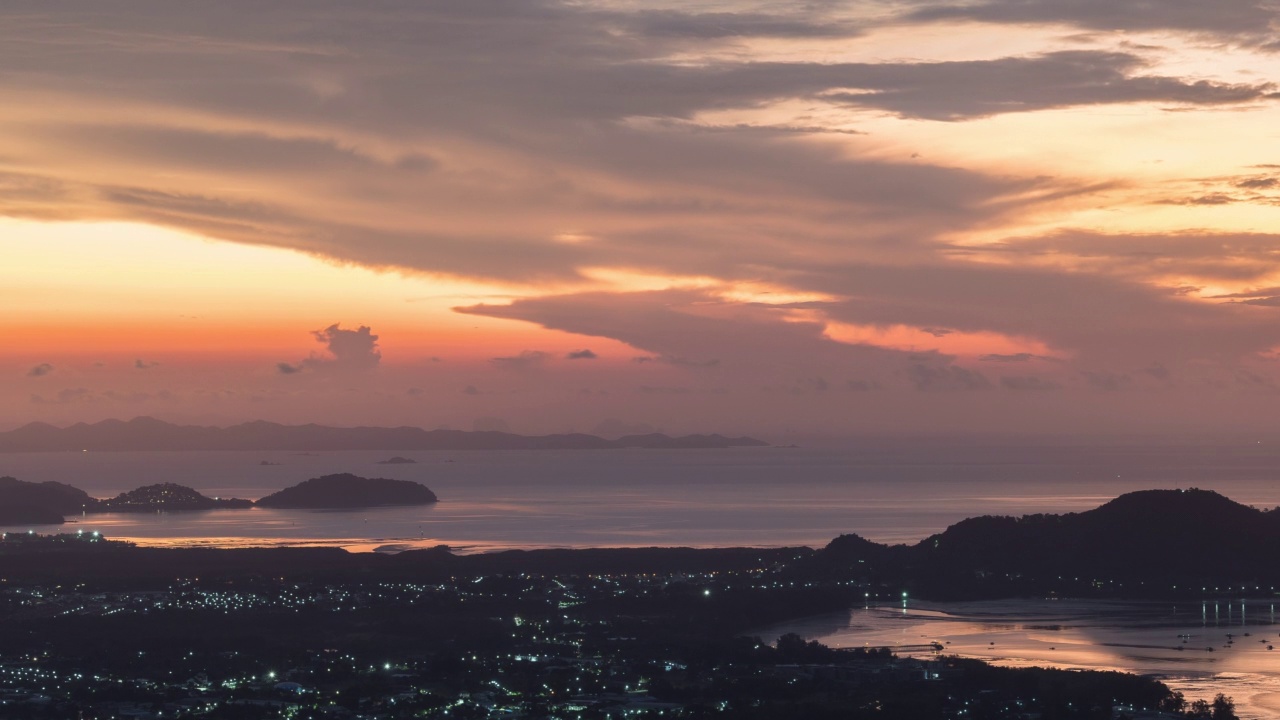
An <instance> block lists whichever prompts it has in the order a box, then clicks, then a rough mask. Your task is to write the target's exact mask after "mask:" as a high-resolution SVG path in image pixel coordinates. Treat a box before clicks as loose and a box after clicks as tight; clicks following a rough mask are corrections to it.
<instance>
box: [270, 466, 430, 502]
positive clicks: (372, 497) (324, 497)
mask: <svg viewBox="0 0 1280 720" xmlns="http://www.w3.org/2000/svg"><path fill="white" fill-rule="evenodd" d="M437 500H438V498H436V494H435V493H433V492H431V490H430V489H428V488H427V486H425V485H423V484H421V483H416V482H413V481H411V480H388V479H386V478H362V477H359V476H356V475H352V474H351V473H338V474H335V475H325V476H323V477H318V478H312V479H310V480H307V481H306V482H303V483H300V484H298V485H294V486H293V487H289V488H285V489H284V490H281V491H280V492H277V493H272V494H271V495H268V496H266V497H264V498H262V499H260V500H258V502H257V503H256V504H257V505H258V507H269V508H290V509H326V510H341V509H355V508H366V507H391V506H404V505H430V504H432V503H434V502H437Z"/></svg>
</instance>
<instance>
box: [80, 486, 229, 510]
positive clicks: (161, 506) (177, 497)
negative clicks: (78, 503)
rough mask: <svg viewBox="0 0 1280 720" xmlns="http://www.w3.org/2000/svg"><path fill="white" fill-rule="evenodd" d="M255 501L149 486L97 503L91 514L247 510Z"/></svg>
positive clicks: (181, 488)
mask: <svg viewBox="0 0 1280 720" xmlns="http://www.w3.org/2000/svg"><path fill="white" fill-rule="evenodd" d="M250 507H253V501H252V500H240V499H235V498H227V499H223V498H211V497H206V496H204V495H202V494H200V493H199V492H197V491H195V490H192V489H191V488H189V487H186V486H184V485H178V484H176V483H160V484H158V485H146V486H144V487H140V488H138V489H137V490H131V491H129V492H126V493H121V494H119V495H117V496H115V497H114V498H111V499H109V500H99V501H96V505H95V506H94V507H92V508H89V511H90V512H125V513H128V512H190V511H193V510H244V509H246V508H250Z"/></svg>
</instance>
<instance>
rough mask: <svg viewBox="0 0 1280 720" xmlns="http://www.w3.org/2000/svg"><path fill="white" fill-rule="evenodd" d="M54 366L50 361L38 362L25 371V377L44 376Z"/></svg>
mask: <svg viewBox="0 0 1280 720" xmlns="http://www.w3.org/2000/svg"><path fill="white" fill-rule="evenodd" d="M53 370H54V367H53V365H52V364H50V363H40V364H39V365H36V366H35V367H33V368H31V369H30V370H28V371H27V377H44V376H45V375H48V374H49V373H51V372H53Z"/></svg>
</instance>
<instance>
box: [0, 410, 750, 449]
mask: <svg viewBox="0 0 1280 720" xmlns="http://www.w3.org/2000/svg"><path fill="white" fill-rule="evenodd" d="M764 445H767V443H765V442H762V441H760V440H756V439H754V438H748V437H739V438H730V437H725V436H723V435H688V436H684V437H670V436H667V435H662V434H658V433H654V434H649V435H631V436H628V437H624V438H620V439H618V440H606V439H604V438H600V437H596V436H595V435H584V434H581V433H569V434H560V435H538V436H530V435H515V434H512V433H506V432H494V431H484V432H466V431H463V430H423V429H422V428H416V427H394V428H384V427H351V428H340V427H328V426H325V425H314V424H312V425H281V424H278V423H272V422H266V421H262V420H258V421H254V422H248V423H242V424H239V425H232V426H231V427H226V428H219V427H203V426H195V425H174V424H171V423H167V422H164V421H161V420H157V419H155V418H151V417H138V418H134V419H133V420H129V421H124V420H103V421H102V422H98V423H93V424H87V423H77V424H75V425H71V426H68V427H65V428H58V427H54V426H53V425H49V424H47V423H30V424H28V425H24V426H22V427H20V428H18V429H16V430H10V431H9V432H3V433H0V452H57V451H78V450H96V451H107V450H133V451H147V450H155V451H161V450H163V451H171V450H263V451H266V450H294V451H318V450H608V449H618V448H654V449H693V448H730V447H760V446H764Z"/></svg>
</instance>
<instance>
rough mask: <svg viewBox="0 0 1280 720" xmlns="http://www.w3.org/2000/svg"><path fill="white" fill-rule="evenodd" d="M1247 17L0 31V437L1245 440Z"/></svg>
mask: <svg viewBox="0 0 1280 720" xmlns="http://www.w3.org/2000/svg"><path fill="white" fill-rule="evenodd" d="M1210 10H1212V11H1210ZM304 16H305V17H304ZM1277 19H1278V18H1277V16H1276V11H1275V10H1274V9H1272V8H1270V7H1268V6H1266V5H1265V4H1263V3H1261V2H1259V1H1256V0H1225V1H1224V2H1222V3H1215V4H1214V5H1213V6H1212V8H1211V9H1210V8H1209V6H1205V5H1202V4H1197V3H1184V2H1175V3H1170V4H1169V5H1168V6H1166V7H1164V9H1162V10H1152V9H1151V8H1150V7H1149V6H1148V5H1147V4H1144V3H1140V2H1138V0H1116V1H1115V2H1114V3H1107V4H1100V3H1093V4H1090V3H1075V4H1068V3H1059V2H1055V1H1054V0H1020V1H1018V2H1015V1H1014V0H980V1H979V2H975V3H964V4H955V3H951V2H948V1H946V0H922V1H921V2H919V3H913V4H911V5H909V6H904V5H902V4H900V3H889V2H877V1H872V0H851V1H844V2H836V3H822V4H818V5H812V6H798V7H795V8H780V7H778V6H775V5H772V4H768V3H753V2H748V1H747V0H734V1H731V2H715V3H711V2H707V3H697V2H695V3H679V4H675V3H670V4H664V3H661V2H659V3H645V4H644V5H643V6H638V5H636V4H634V3H629V2H620V1H613V0H597V1H594V2H587V3H557V2H551V3H546V4H539V5H536V6H530V7H527V8H524V9H522V10H521V11H518V12H517V11H516V10H514V9H512V8H498V7H486V8H482V7H479V6H477V5H475V4H473V3H468V2H464V1H463V0H446V1H445V2H440V3H430V4H423V5H421V6H414V7H396V8H390V7H388V8H373V9H370V8H365V9H361V10H359V11H357V10H356V9H354V8H353V7H352V6H350V5H349V4H343V3H336V2H335V3H329V2H325V1H322V2H319V3H315V4H313V5H310V6H308V7H307V8H304V9H299V8H289V9H286V8H277V7H266V8H264V7H261V6H260V5H257V4H251V3H247V2H243V3H242V2H240V1H239V0H234V1H233V2H231V3H229V4H228V5H227V6H226V7H224V8H222V9H221V10H220V11H219V12H213V11H212V10H211V9H209V8H182V7H176V6H172V5H168V4H164V3H160V2H158V1H153V0H133V1H132V2H130V3H128V4H127V6H126V7H122V8H121V9H120V12H118V13H112V14H111V15H109V16H108V15H103V14H101V13H100V12H98V11H97V9H96V7H95V6H94V4H93V3H90V2H88V0H83V2H75V3H72V4H71V5H69V6H67V7H65V8H60V11H59V13H58V14H56V15H55V14H52V13H50V12H49V11H47V10H46V9H45V8H43V7H42V6H40V5H38V4H32V5H31V6H30V7H18V6H14V7H12V8H6V9H5V10H0V67H3V68H5V69H4V70H3V71H0V92H3V93H4V97H5V98H6V99H7V101H6V102H5V103H4V104H3V105H0V298H3V299H4V302H5V307H6V310H7V312H6V313H5V315H4V321H3V323H4V324H3V327H2V328H0V329H2V330H3V332H4V333H5V334H6V336H5V339H6V340H7V342H5V343H4V344H3V345H0V401H3V407H4V408H5V409H4V410H3V411H0V425H4V426H12V425H17V424H20V423H22V422H26V421H29V420H36V419H40V420H51V421H55V422H74V421H77V420H91V419H100V418H104V417H123V416H131V415H134V414H155V415H158V416H161V417H167V418H171V419H183V420H192V421H195V420H199V421H206V422H216V423H224V422H233V421H238V420H246V419H252V418H256V417H270V418H278V419H286V420H310V419H316V420H320V421H324V422H330V423H335V424H344V423H348V422H355V421H357V420H358V421H360V422H372V423H385V424H394V423H411V424H422V425H436V424H448V425H451V426H457V427H470V426H472V425H474V424H476V423H480V424H481V425H486V424H492V422H493V421H494V420H495V419H496V420H500V421H502V422H504V423H507V424H509V425H510V426H512V427H514V428H517V429H522V430H523V431H527V432H543V431H550V430H553V429H556V430H561V429H570V428H573V429H580V430H581V429H585V430H590V429H592V428H593V427H595V426H596V425H597V424H599V423H600V422H601V421H603V420H607V419H611V418H612V419H620V420H622V421H623V422H624V423H626V424H630V425H633V426H635V427H662V428H669V429H684V430H689V431H695V430H705V431H714V430H722V429H730V428H732V429H736V430H741V431H751V432H758V433H770V432H772V433H779V434H785V433H790V432H825V433H834V434H841V433H858V432H875V431H880V430H888V431H894V432H915V431H920V432H935V431H936V432H953V431H955V432H960V431H964V432H968V431H992V432H1010V431H1011V432H1044V433H1054V432H1093V431H1104V430H1108V429H1116V430H1125V431H1129V430H1136V431H1150V432H1166V431H1168V432H1172V431H1178V432H1184V431H1198V430H1213V431H1215V432H1216V431H1230V430H1233V429H1234V430H1248V429H1251V428H1254V427H1256V426H1257V424H1258V423H1260V422H1264V421H1265V420H1266V418H1267V417H1268V416H1269V415H1268V413H1269V412H1270V411H1269V410H1268V408H1269V407H1270V404H1269V400H1268V398H1270V397H1271V396H1272V395H1273V394H1275V393H1276V392H1277V390H1278V389H1280V385H1277V384H1276V383H1277V382H1278V381H1280V372H1278V371H1277V370H1276V367H1275V360H1276V359H1277V358H1278V357H1280V354H1278V353H1277V351H1276V348H1277V347H1278V346H1280V323H1277V322H1276V319H1277V318H1276V317H1274V314H1275V313H1276V312H1280V310H1277V309H1276V308H1277V307H1280V266H1278V265H1277V259H1278V258H1280V233H1278V232H1277V229H1278V228H1280V156H1277V157H1271V156H1270V155H1269V154H1268V153H1269V152H1270V149H1271V148H1274V147H1277V145H1276V140H1277V139H1278V137H1277V136H1278V135H1280V131H1277V130H1276V128H1280V103H1278V102H1277V98H1280V94H1278V91H1277V86H1276V83H1277V82H1280V50H1277V48H1280V42H1278V41H1277V37H1276V33H1275V32H1274V30H1273V28H1275V27H1276V26H1277V25H1276V22H1277ZM513 39H518V40H519V41H518V42H514V41H513ZM362 328H366V329H365V330H362ZM316 333H320V334H319V335H317V334H316ZM374 336H376V340H375V339H373V338H374Z"/></svg>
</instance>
